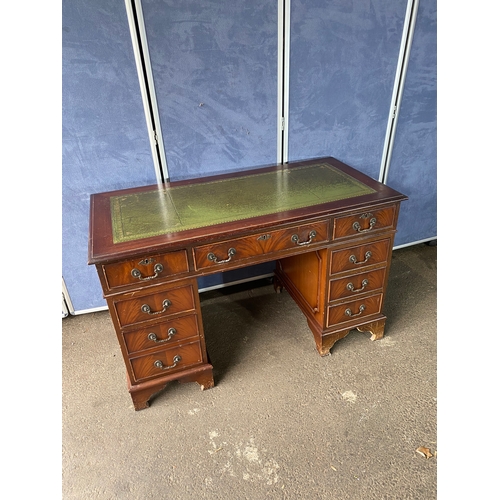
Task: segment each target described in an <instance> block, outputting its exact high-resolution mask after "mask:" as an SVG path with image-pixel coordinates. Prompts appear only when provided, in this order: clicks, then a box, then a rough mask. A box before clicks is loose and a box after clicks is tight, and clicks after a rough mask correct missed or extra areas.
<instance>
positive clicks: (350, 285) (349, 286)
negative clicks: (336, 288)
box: [346, 279, 368, 293]
mask: <svg viewBox="0 0 500 500" xmlns="http://www.w3.org/2000/svg"><path fill="white" fill-rule="evenodd" d="M361 285H362V286H361V288H358V289H357V290H356V289H355V288H354V285H353V284H352V283H347V287H346V288H347V289H348V290H349V291H350V292H352V293H358V292H361V291H363V290H364V289H365V287H366V286H368V280H366V279H365V280H363V281H362V282H361Z"/></svg>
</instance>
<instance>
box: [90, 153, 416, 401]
mask: <svg viewBox="0 0 500 500" xmlns="http://www.w3.org/2000/svg"><path fill="white" fill-rule="evenodd" d="M405 199H407V197H406V196H404V195H402V194H401V193H398V192H397V191H394V190H393V189H391V188H389V187H387V186H385V185H383V184H381V183H379V182H377V181H375V180H373V179H371V178H370V177H367V176H366V175H364V174H362V173H361V172H358V171H356V170H354V169H353V168H351V167H349V166H347V165H345V164H343V163H341V162H340V161H338V160H336V159H334V158H319V159H314V160H308V161H302V162H294V163H290V164H288V165H280V166H272V167H266V168H259V169H255V170H246V171H242V172H238V173H234V174H229V175H227V174H226V175H219V176H213V177H207V178H202V179H196V180H190V181H180V182H171V183H166V184H164V185H161V186H158V185H153V186H147V187H141V188H133V189H125V190H121V191H113V192H107V193H100V194H94V195H92V196H91V199H90V235H89V264H93V265H95V266H96V268H97V272H98V274H99V279H100V281H101V284H102V289H103V293H104V297H105V299H106V301H107V303H108V306H109V312H110V314H111V318H112V320H113V324H114V327H115V330H116V335H117V337H118V342H119V343H120V347H121V351H122V355H123V360H124V362H125V366H126V369H127V379H128V387H129V392H130V395H131V397H132V400H133V403H134V407H135V409H136V410H141V409H143V408H146V407H147V406H148V405H149V403H148V401H149V399H150V398H151V396H152V395H153V394H155V393H156V392H158V391H159V390H161V389H162V388H163V387H165V385H166V384H167V383H168V382H171V381H173V380H178V381H180V382H197V383H198V384H199V385H200V386H201V388H202V389H208V388H210V387H213V385H214V380H213V375H212V365H211V364H210V361H209V358H208V355H207V351H206V348H205V333H204V331H203V321H202V316H201V309H200V301H199V296H198V287H197V280H196V278H197V277H198V276H204V275H207V274H211V273H218V272H221V271H226V270H229V269H236V268H240V267H244V266H249V265H252V264H256V263H259V262H265V261H276V262H277V266H276V271H275V288H276V289H277V290H281V289H282V288H283V287H284V288H286V289H287V291H288V292H289V293H290V295H291V296H292V297H293V299H294V300H295V302H296V303H297V305H298V306H299V307H300V309H301V310H302V312H303V313H304V315H305V317H306V318H307V322H308V324H309V327H310V329H311V331H312V333H313V336H314V340H315V343H316V348H317V350H318V352H319V354H320V355H322V356H324V355H327V354H329V351H330V349H331V348H332V346H333V344H334V343H335V342H336V341H337V340H339V339H341V338H342V337H345V336H346V335H347V334H348V333H349V331H350V330H352V329H354V328H357V329H358V330H360V331H369V332H371V334H372V336H371V339H372V340H376V339H380V338H381V337H382V336H383V334H384V326H385V320H386V317H385V316H384V315H383V314H382V307H383V303H384V294H385V289H386V285H387V278H388V272H389V265H390V262H391V253H392V247H393V241H394V234H395V232H396V224H397V219H398V212H399V205H400V202H401V201H403V200H405ZM208 334H210V332H208Z"/></svg>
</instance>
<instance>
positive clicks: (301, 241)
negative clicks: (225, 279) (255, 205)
mask: <svg viewBox="0 0 500 500" xmlns="http://www.w3.org/2000/svg"><path fill="white" fill-rule="evenodd" d="M326 241H328V221H327V220H325V221H320V222H314V223H310V224H304V225H301V226H296V227H292V228H288V229H281V230H275V231H267V232H262V233H260V234H254V235H252V236H245V237H243V238H235V239H233V240H228V241H225V242H224V243H215V244H212V245H203V246H200V247H197V248H195V249H194V261H195V267H196V269H197V270H199V269H206V268H211V267H217V266H220V267H224V264H227V263H229V262H237V261H239V260H243V259H250V258H252V257H256V256H260V255H266V254H272V253H274V252H279V251H281V250H288V249H293V248H297V247H307V246H309V245H314V244H316V243H322V242H326Z"/></svg>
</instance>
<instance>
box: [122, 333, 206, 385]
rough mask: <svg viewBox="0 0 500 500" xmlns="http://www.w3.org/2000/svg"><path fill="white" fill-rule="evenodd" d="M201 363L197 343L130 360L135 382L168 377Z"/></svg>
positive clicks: (201, 358) (199, 347) (201, 357)
mask: <svg viewBox="0 0 500 500" xmlns="http://www.w3.org/2000/svg"><path fill="white" fill-rule="evenodd" d="M202 362H203V355H202V352H201V344H200V342H199V341H195V342H191V343H189V344H183V345H179V346H173V347H171V348H169V349H165V350H164V351H159V352H155V353H153V354H149V355H145V356H140V357H137V358H132V359H130V364H131V365H132V372H133V375H134V379H135V381H136V382H140V381H141V380H144V379H148V378H153V377H159V376H163V375H170V374H171V373H175V372H178V371H180V370H184V369H186V368H188V367H190V366H193V365H197V364H199V363H202Z"/></svg>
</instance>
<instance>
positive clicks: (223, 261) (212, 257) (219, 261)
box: [207, 248, 236, 264]
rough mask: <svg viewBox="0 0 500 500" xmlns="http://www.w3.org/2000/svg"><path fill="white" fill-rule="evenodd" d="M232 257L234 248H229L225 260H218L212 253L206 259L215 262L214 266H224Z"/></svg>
mask: <svg viewBox="0 0 500 500" xmlns="http://www.w3.org/2000/svg"><path fill="white" fill-rule="evenodd" d="M233 255H236V250H235V249H234V248H230V249H229V250H228V252H227V259H226V260H218V258H217V256H216V255H215V254H214V253H212V252H210V253H209V254H208V255H207V259H208V260H211V261H212V262H215V263H216V264H225V263H226V262H229V261H230V260H231V259H232V258H233Z"/></svg>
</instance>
